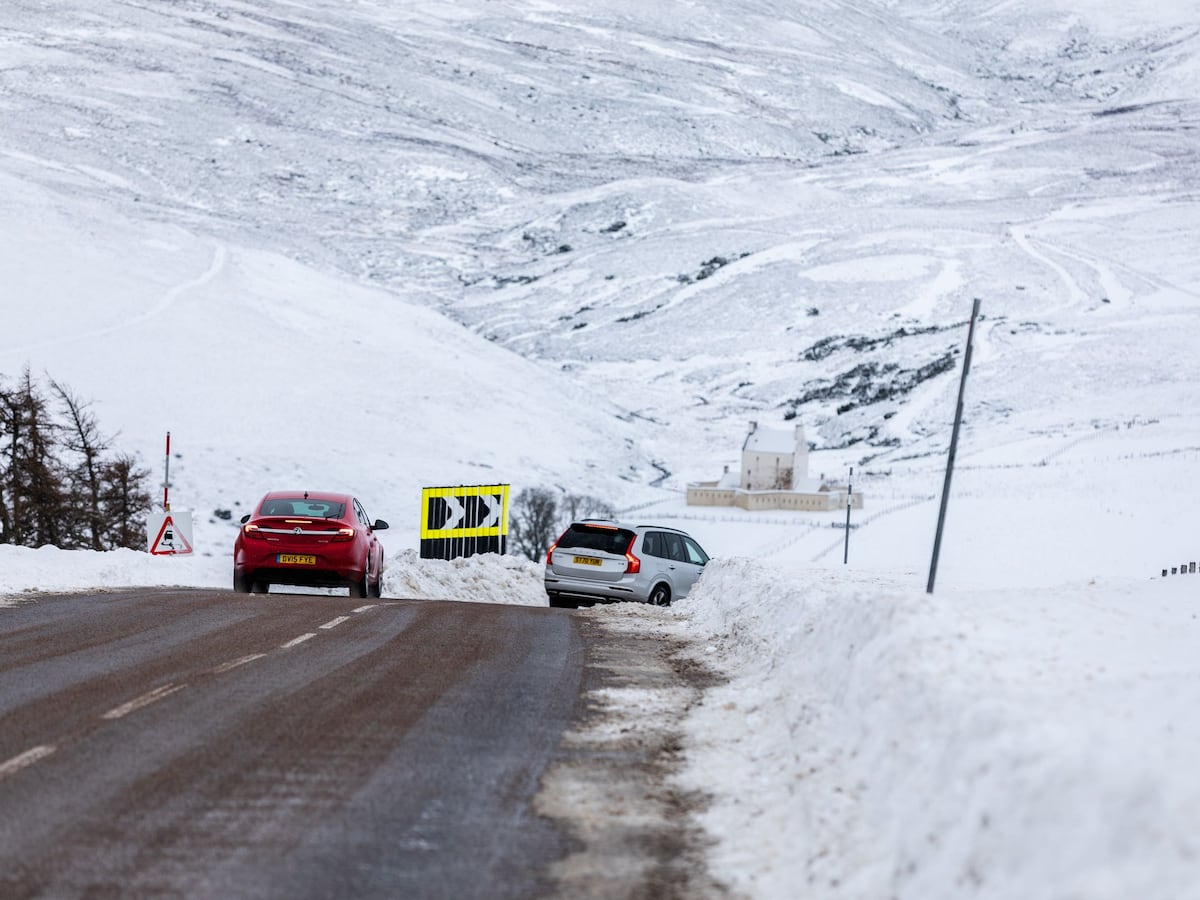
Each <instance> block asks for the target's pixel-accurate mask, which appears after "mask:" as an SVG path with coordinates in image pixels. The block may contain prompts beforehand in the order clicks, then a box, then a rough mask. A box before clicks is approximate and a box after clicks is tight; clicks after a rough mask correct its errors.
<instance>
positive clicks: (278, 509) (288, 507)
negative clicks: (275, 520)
mask: <svg viewBox="0 0 1200 900" xmlns="http://www.w3.org/2000/svg"><path fill="white" fill-rule="evenodd" d="M345 512H346V504H345V503H338V502H337V501H335V500H305V499H304V498H303V497H289V498H286V499H278V500H268V501H267V502H266V503H264V504H263V508H262V511H261V512H260V513H259V515H261V516H307V517H308V518H310V519H340V518H341V517H342V515H343V514H344V513H345Z"/></svg>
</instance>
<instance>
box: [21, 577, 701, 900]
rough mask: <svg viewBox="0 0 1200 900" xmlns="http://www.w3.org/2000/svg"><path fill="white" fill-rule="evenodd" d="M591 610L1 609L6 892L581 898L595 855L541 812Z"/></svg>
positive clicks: (331, 604)
mask: <svg viewBox="0 0 1200 900" xmlns="http://www.w3.org/2000/svg"><path fill="white" fill-rule="evenodd" d="M587 622H588V620H587V619H586V617H583V616H579V615H571V614H569V613H566V612H565V611H562V610H551V609H536V608H528V607H516V606H500V605H484V604H473V603H435V602H409V601H389V600H381V601H380V600H377V601H370V600H354V599H351V598H348V597H333V596H295V595H277V594H269V595H250V596H245V595H235V594H233V593H232V592H226V591H211V592H209V591H196V590H179V591H131V592H118V593H109V594H99V595H95V596H70V597H43V598H40V599H38V600H36V601H35V602H30V603H23V604H20V605H18V606H16V607H13V608H7V609H0V897H4V898H6V900H7V898H21V897H56V898H58V897H89V898H108V897H158V896H186V897H214V898H215V897H220V898H229V897H247V898H253V897H272V898H275V897H287V898H306V897H314V898H315V897H321V898H335V897H388V898H403V897H448V898H449V897H454V898H467V897H489V898H492V897H496V898H502V897H536V896H555V895H559V894H560V893H561V892H560V887H561V885H559V884H556V881H555V877H557V876H555V875H553V874H552V872H553V871H554V869H553V866H554V865H558V866H559V867H560V869H561V861H562V860H563V859H564V858H568V857H572V854H574V856H573V857H572V858H582V857H581V856H580V855H579V854H580V851H581V849H583V848H582V847H581V842H580V838H579V837H578V836H577V833H576V832H575V830H574V829H573V828H572V827H571V825H570V823H569V822H565V821H562V820H556V819H554V818H551V817H547V816H545V815H542V814H539V813H538V812H536V811H535V805H534V802H533V801H534V797H535V795H536V794H537V793H538V790H539V784H540V782H541V780H542V777H543V775H544V774H545V772H546V770H547V768H548V766H550V765H551V763H552V762H559V763H561V762H563V761H565V760H566V761H569V758H570V757H571V755H572V753H573V752H575V751H571V750H570V748H566V749H564V748H563V746H562V744H563V737H564V734H565V733H566V732H567V731H568V729H570V728H572V727H573V726H578V725H579V723H580V722H582V721H583V720H584V719H586V718H587V716H588V712H587V710H586V709H585V707H586V705H587V704H586V703H585V702H584V700H583V698H584V697H585V696H586V692H585V682H586V681H588V680H589V679H590V680H592V681H595V680H596V677H597V676H595V675H594V674H593V675H591V676H589V675H588V674H587V671H588V667H587V658H588V649H587V648H588V643H589V641H593V642H594V641H596V640H598V637H597V635H598V632H597V631H596V630H595V629H594V628H593V629H590V630H589V627H588V624H587ZM638 752H641V753H643V754H645V753H649V754H650V755H652V756H653V755H656V754H657V752H658V751H657V750H654V748H649V749H647V748H645V747H643V748H641V750H639V751H638ZM576 755H577V753H576ZM656 777H657V776H656ZM676 849H678V848H676ZM680 858H682V857H680ZM658 869H659V871H660V873H661V871H662V870H663V867H662V866H661V865H660V866H658ZM667 878H668V881H672V880H673V881H675V882H676V883H680V882H678V879H676V878H674V876H670V875H668V876H667ZM580 883H581V882H578V881H577V882H576V885H577V886H578V884H580ZM641 890H642V888H639V887H637V886H636V885H635V886H633V887H628V886H627V885H626V886H624V887H622V886H618V889H617V891H616V894H617V895H619V894H622V893H630V892H632V893H639V892H641ZM585 892H586V891H585ZM672 892H673V891H672V890H668V893H672ZM597 893H598V894H605V893H609V894H611V893H612V892H610V891H607V890H599V891H598V892H597Z"/></svg>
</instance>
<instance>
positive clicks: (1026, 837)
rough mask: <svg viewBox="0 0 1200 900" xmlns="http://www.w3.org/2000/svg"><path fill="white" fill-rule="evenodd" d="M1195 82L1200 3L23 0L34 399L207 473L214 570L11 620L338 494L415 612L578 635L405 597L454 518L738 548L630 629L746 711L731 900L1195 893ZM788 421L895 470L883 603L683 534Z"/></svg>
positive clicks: (736, 772)
mask: <svg viewBox="0 0 1200 900" xmlns="http://www.w3.org/2000/svg"><path fill="white" fill-rule="evenodd" d="M580 6H584V7H586V8H577V7H580ZM1198 60H1200V3H1197V2H1196V0H1172V2H1167V0H1157V2H1152V3H1145V4H1136V5H1134V6H1133V7H1132V8H1125V7H1123V6H1121V7H1119V6H1117V5H1115V4H1111V3H1108V2H1102V0H1051V2H1048V3H1033V2H1008V3H995V2H991V0H987V2H985V0H874V2H866V3H849V2H846V0H813V2H806V3H803V4H797V3H783V2H779V0H727V2H716V0H703V2H696V3H688V4H649V3H647V4H636V3H627V2H624V0H597V2H592V3H588V4H584V5H580V4H574V5H572V4H565V3H556V2H552V0H490V2H482V0H460V2H449V0H446V2H429V3H420V4H418V3H411V2H385V0H359V2H356V3H353V4H348V3H345V2H342V0H298V2H297V0H289V2H284V0H255V2H249V0H240V2H239V0H219V2H216V0H180V2H173V3H161V2H156V0H127V2H122V3H109V2H103V3H99V4H97V3H95V2H91V0H60V2H55V3H53V4H44V3H36V2H30V0H15V2H10V3H8V4H6V5H5V9H4V13H3V15H2V16H0V114H2V115H3V118H4V122H5V126H4V128H3V129H0V284H2V285H3V289H2V290H0V316H2V318H0V323H2V324H0V377H4V378H6V379H12V378H14V377H16V376H18V375H19V374H20V371H21V369H22V367H24V366H25V365H28V366H30V368H31V369H32V371H33V372H34V373H35V375H38V374H40V373H43V372H45V373H49V374H50V375H51V376H53V377H54V378H56V379H58V380H60V381H62V382H65V383H66V384H68V385H69V386H71V387H72V388H74V389H75V390H76V391H77V392H78V393H80V394H81V395H83V396H84V397H87V398H91V399H93V400H94V401H95V411H96V413H97V416H98V418H99V422H100V424H101V427H102V428H104V429H105V430H106V431H108V432H109V433H116V434H117V438H116V440H115V444H116V445H117V446H118V447H119V448H120V449H122V450H127V451H131V452H135V453H137V454H139V455H140V456H141V458H142V459H143V461H145V462H146V463H147V464H148V465H150V466H151V467H152V468H153V469H155V470H156V472H157V471H158V470H159V468H160V466H161V463H162V460H161V449H160V448H161V447H162V441H163V437H164V435H165V433H166V432H167V431H170V432H171V433H172V441H173V446H174V449H175V450H176V451H177V453H178V458H176V459H173V460H172V465H171V475H172V500H173V502H174V505H175V506H176V507H177V508H185V507H186V508H192V509H194V510H196V512H197V522H196V535H195V537H196V544H197V547H198V549H199V551H200V554H199V555H198V557H197V558H196V559H194V560H188V561H183V560H168V561H163V560H146V559H145V558H144V557H141V556H139V555H137V554H117V555H115V556H110V555H103V556H100V557H95V556H92V555H89V554H83V555H79V554H74V555H67V556H65V557H64V556H63V555H62V554H60V553H58V552H56V551H54V550H51V549H43V550H36V551H34V550H28V551H16V550H14V549H13V548H0V549H3V550H4V551H5V552H4V553H2V554H0V593H4V594H12V593H16V592H24V591H28V590H33V589H49V590H56V589H65V588H69V587H73V586H90V585H96V586H113V585H116V584H120V583H123V582H130V583H139V584H141V583H146V584H157V583H177V582H182V583H192V584H198V585H209V584H213V585H220V584H225V583H226V581H227V575H228V567H229V553H230V547H231V544H232V538H233V526H232V525H231V524H230V523H228V522H226V521H224V520H223V519H221V518H219V517H217V516H216V515H215V511H216V510H218V509H220V510H233V511H235V512H240V511H244V510H245V509H246V508H247V506H248V505H249V504H251V503H253V502H254V501H255V500H256V499H257V498H258V496H260V495H261V494H262V493H263V492H264V491H265V490H267V489H270V488H275V487H288V486H292V485H297V484H304V485H315V486H319V487H328V488H332V489H348V490H352V491H354V492H356V493H357V494H359V495H360V496H362V498H363V499H364V501H365V502H366V504H367V508H368V511H369V512H370V513H371V515H372V516H379V517H382V518H385V519H388V520H389V521H390V522H391V523H392V526H393V528H392V530H391V531H390V532H388V533H387V535H386V537H387V540H386V541H385V544H386V545H387V547H388V549H389V552H390V554H391V556H392V562H393V574H392V576H391V578H390V581H389V584H388V587H389V588H390V590H391V592H392V595H393V596H411V595H413V594H420V595H423V596H444V595H447V594H449V595H453V594H455V593H456V592H462V591H479V590H480V589H481V588H480V585H481V584H486V583H495V584H501V585H503V586H504V591H502V592H501V593H500V594H499V595H493V596H489V599H493V600H497V601H504V600H508V601H514V600H516V601H518V602H540V601H541V597H540V594H539V593H538V590H539V588H538V582H537V578H538V568H537V566H535V565H532V564H530V565H528V566H525V565H524V564H521V565H517V564H515V561H507V562H506V563H504V564H503V565H501V564H499V563H496V564H495V568H494V569H492V570H490V571H489V570H484V571H483V572H480V571H478V570H475V569H472V570H471V571H469V572H447V571H442V570H438V571H430V570H428V569H427V568H424V567H422V566H420V565H419V564H417V563H415V562H414V561H413V560H412V559H411V558H410V556H405V555H404V554H405V553H406V551H408V550H410V549H411V548H412V547H415V545H416V536H417V527H418V521H417V515H418V510H417V508H418V502H419V492H420V488H421V487H422V486H423V485H431V484H447V483H459V482H467V483H480V482H493V481H505V482H510V483H511V484H512V485H513V486H514V489H515V490H520V489H521V488H522V487H533V486H538V487H540V486H554V487H560V488H562V489H563V490H566V491H569V492H572V493H586V494H590V495H594V496H598V497H601V498H603V499H606V500H608V501H609V502H611V503H612V504H613V505H614V506H615V507H617V508H619V509H623V510H626V511H628V514H629V515H637V516H639V517H645V518H647V519H649V518H654V519H659V520H665V521H670V522H675V523H676V524H679V525H681V526H682V527H685V528H687V529H688V530H689V531H691V532H692V533H694V534H695V535H696V536H697V537H698V538H699V539H700V541H701V542H702V543H703V544H704V545H705V546H706V548H707V549H708V550H709V551H710V552H711V553H713V554H714V555H715V556H716V557H718V560H717V562H716V563H715V564H714V565H713V567H712V569H711V570H710V571H709V572H707V573H706V576H705V578H704V579H703V580H702V582H701V587H700V589H699V592H698V594H697V595H696V596H694V597H692V598H689V600H688V601H687V602H686V603H683V604H680V605H679V606H678V607H676V608H675V609H673V610H672V611H671V612H670V613H668V614H663V613H657V612H654V611H650V610H640V609H639V610H624V609H622V608H614V609H613V610H610V611H608V613H607V614H609V615H612V616H628V617H629V618H630V620H631V621H633V622H635V623H637V624H640V625H644V626H645V627H647V628H650V627H661V628H666V629H679V630H682V631H684V632H686V633H687V634H689V635H691V636H692V637H694V638H696V639H697V640H698V641H699V642H700V644H699V646H700V647H701V648H703V650H702V652H703V653H704V654H705V655H706V657H707V658H708V660H709V661H710V662H711V663H712V664H713V665H714V666H716V667H718V668H722V669H724V670H725V671H726V672H727V673H728V674H729V676H730V679H731V680H730V684H729V686H728V688H726V689H724V690H723V692H721V693H720V694H714V696H713V697H712V698H711V700H710V702H709V703H707V704H706V706H705V707H704V708H703V709H701V710H700V711H699V712H698V713H697V714H696V715H695V716H694V718H693V722H694V726H695V727H694V729H693V731H692V734H691V741H692V743H691V746H690V747H689V749H688V753H689V756H688V758H689V761H690V765H691V770H690V774H689V776H688V777H689V779H690V780H691V782H692V785H691V786H692V787H695V786H697V785H699V786H703V787H706V788H708V789H711V790H712V791H713V792H714V800H713V805H712V807H711V809H710V811H709V813H708V814H706V819H705V825H706V827H707V828H708V829H709V830H710V832H711V833H712V834H713V836H714V837H715V838H716V839H717V841H718V843H717V845H716V846H715V847H714V850H713V857H712V858H713V864H714V871H715V873H716V874H717V876H718V877H720V878H722V879H724V880H725V881H727V882H728V883H729V884H730V885H731V886H732V887H734V888H735V889H736V890H738V891H742V892H744V893H746V894H748V895H750V896H755V897H760V896H761V897H780V898H782V897H792V896H798V895H800V894H799V892H800V890H801V889H804V890H807V891H809V894H808V895H810V896H813V897H829V898H839V900H840V898H864V900H875V898H878V897H884V896H897V897H903V898H912V900H929V898H951V897H963V896H971V897H989V898H991V897H996V898H1000V897H1003V898H1013V900H1016V898H1021V900H1026V898H1039V897H1045V898H1066V897H1080V898H1083V897H1086V898H1089V900H1090V898H1097V897H1105V898H1107V897H1111V898H1125V897H1129V896H1134V895H1142V896H1145V897H1150V898H1163V900H1168V898H1169V900H1175V898H1190V897H1198V896H1200V889H1198V888H1197V885H1200V863H1197V853H1198V851H1197V848H1196V846H1195V842H1194V840H1193V839H1192V837H1191V836H1192V835H1193V834H1194V833H1196V831H1197V827H1198V826H1200V820H1198V819H1197V814H1196V812H1195V810H1196V809H1197V808H1198V807H1197V805H1196V803H1195V800H1196V799H1197V792H1198V790H1200V788H1198V783H1200V782H1198V781H1197V779H1196V778H1195V776H1194V775H1193V774H1192V773H1191V769H1192V766H1191V762H1190V760H1191V757H1192V756H1193V755H1194V751H1195V747H1196V740H1197V738H1198V737H1200V735H1197V734H1196V733H1195V728H1194V726H1193V724H1191V720H1190V718H1189V710H1191V709H1194V708H1195V706H1196V702H1197V701H1200V696H1198V695H1197V694H1198V689H1197V688H1196V687H1195V686H1196V685H1197V684H1200V677H1198V676H1200V671H1198V670H1197V664H1196V663H1195V662H1193V661H1192V659H1191V656H1193V655H1194V654H1189V653H1187V652H1186V650H1187V648H1188V647H1190V646H1191V645H1192V644H1194V641H1195V630H1196V628H1197V627H1198V626H1197V623H1196V619H1195V614H1194V613H1193V609H1194V605H1195V599H1194V598H1195V597H1197V596H1200V582H1195V587H1193V584H1192V583H1191V582H1190V581H1189V580H1188V578H1187V577H1180V576H1176V577H1175V578H1167V579H1158V578H1157V577H1156V576H1157V575H1158V574H1159V572H1160V571H1161V570H1162V569H1163V568H1164V567H1171V566H1177V565H1179V563H1181V562H1187V561H1192V560H1197V561H1200V545H1198V544H1197V539H1196V510H1197V509H1198V508H1200V482H1198V480H1197V478H1196V477H1195V473H1196V471H1197V464H1198V463H1200V354H1197V352H1196V348H1197V346H1200V344H1198V338H1197V331H1198V326H1200V315H1198V306H1200V252H1197V247H1196V238H1195V235H1196V233H1197V230H1198V229H1197V226H1198V225H1200V193H1198V192H1197V188H1196V185H1197V183H1198V178H1200V157H1198V148H1200V144H1198V143H1197V140H1196V134H1197V126H1198V125H1200V100H1197V97H1198V96H1200V62H1198ZM976 297H978V298H980V299H981V300H982V311H983V319H982V320H981V322H980V323H979V327H978V328H977V331H976V344H975V348H974V357H973V362H972V371H971V380H970V382H969V384H968V390H967V398H966V400H967V402H966V410H965V413H966V420H965V427H964V432H963V435H962V442H961V445H960V448H959V457H958V463H959V466H958V469H957V470H956V473H955V480H954V489H953V492H952V497H951V502H950V507H949V521H948V524H947V533H946V540H945V543H944V544H943V547H942V557H941V569H940V575H939V582H938V584H939V591H938V593H937V594H936V595H935V597H934V598H927V597H926V596H925V595H924V594H923V588H924V583H925V574H926V567H927V566H928V562H929V553H930V549H931V543H932V537H933V529H934V523H935V518H936V513H937V501H938V495H939V492H940V490H941V485H942V476H943V471H944V470H943V467H944V464H945V453H946V448H947V443H948V438H949V425H950V422H951V420H952V418H953V414H954V409H953V404H954V398H955V393H956V391H957V387H958V382H957V376H958V372H959V367H960V364H961V354H962V349H963V341H964V340H965V331H966V329H965V322H966V319H967V316H968V314H969V311H970V307H971V300H972V299H973V298H976ZM750 420H754V421H757V422H759V423H760V424H762V425H764V426H768V427H771V426H773V427H784V426H785V424H790V423H791V422H792V421H799V422H802V423H803V424H804V425H805V427H806V429H807V434H808V437H809V439H810V441H812V442H813V444H814V449H813V453H812V455H811V470H812V472H813V474H819V473H824V474H826V475H829V476H831V477H836V478H841V479H843V480H844V479H845V478H846V476H847V475H848V472H849V469H850V467H851V466H853V467H854V486H855V489H856V490H862V491H863V492H864V493H865V498H866V503H865V508H864V509H863V511H862V512H861V513H856V519H855V525H856V526H857V527H856V528H855V529H854V530H853V532H852V535H851V543H850V565H849V566H844V565H843V564H842V551H843V544H842V539H843V532H842V531H841V530H839V529H836V528H834V527H831V526H833V525H834V524H836V523H837V522H838V520H839V519H840V518H841V517H840V516H838V515H834V516H830V515H829V514H820V515H818V514H800V513H786V514H785V513H772V514H758V515H751V514H747V513H743V512H741V511H738V510H727V511H725V510H716V511H715V510H712V509H698V508H695V507H687V506H686V505H685V504H684V502H683V491H684V489H685V486H686V484H687V483H688V482H690V481H696V480H701V479H711V478H715V477H717V476H718V475H719V474H720V472H721V470H722V467H723V466H725V465H736V464H737V461H738V451H739V449H740V444H741V441H742V439H743V437H744V435H745V431H746V426H747V423H748V421H750ZM234 521H236V517H234ZM156 564H157V565H156ZM172 566H173V567H174V568H171V567H172ZM1192 577H1194V576H1192Z"/></svg>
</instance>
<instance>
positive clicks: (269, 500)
mask: <svg viewBox="0 0 1200 900" xmlns="http://www.w3.org/2000/svg"><path fill="white" fill-rule="evenodd" d="M387 527H388V525H387V522H385V521H383V520H382V519H376V520H375V521H374V523H372V522H371V520H370V519H369V518H367V513H366V511H365V510H364V509H363V507H362V504H361V503H359V502H358V501H357V500H356V499H354V498H353V497H351V496H350V495H348V494H330V493H326V492H323V491H272V492H271V493H269V494H267V495H266V496H265V497H263V498H262V500H260V501H259V504H258V507H257V508H256V509H255V510H254V512H253V513H252V514H250V515H247V516H243V517H242V528H241V531H239V532H238V536H237V540H235V541H234V542H233V589H234V590H235V591H241V592H242V593H244V594H248V593H250V592H251V591H260V592H264V593H265V592H266V591H267V589H268V588H269V587H270V586H271V585H272V584H293V585H310V586H314V587H349V588H350V596H352V597H378V596H379V595H380V586H381V583H382V578H383V544H381V543H380V542H379V538H377V537H376V536H375V532H377V531H382V530H383V529H385V528H387Z"/></svg>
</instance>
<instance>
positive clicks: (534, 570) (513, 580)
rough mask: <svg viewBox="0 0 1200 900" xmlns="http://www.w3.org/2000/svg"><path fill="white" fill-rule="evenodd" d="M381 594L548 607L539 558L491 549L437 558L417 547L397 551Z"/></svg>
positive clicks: (384, 576)
mask: <svg viewBox="0 0 1200 900" xmlns="http://www.w3.org/2000/svg"><path fill="white" fill-rule="evenodd" d="M383 595H384V596H385V597H400V598H405V599H419V600H469V601H472V602H475V603H508V604H515V605H523V606H549V601H548V600H547V599H546V588H545V584H544V582H543V580H542V566H541V564H540V563H534V562H530V561H529V560H527V559H524V558H522V557H517V556H498V555H496V554H494V553H488V554H483V555H481V556H471V557H467V558H464V559H452V560H441V559H421V558H420V556H419V555H418V553H417V551H415V550H404V551H401V552H400V553H397V554H395V555H394V556H392V557H391V558H390V559H388V567H387V569H386V571H384V573H383Z"/></svg>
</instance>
